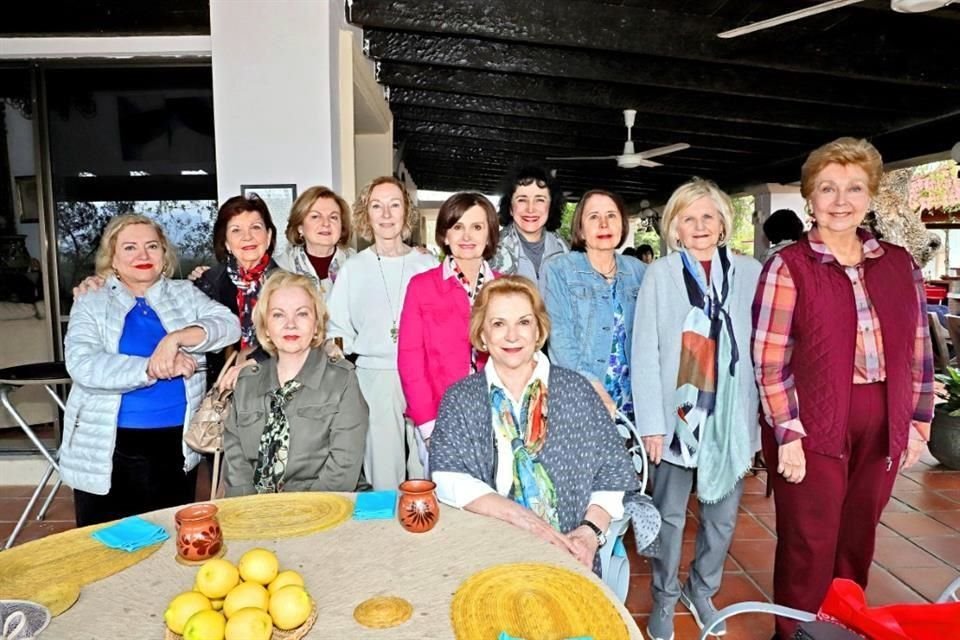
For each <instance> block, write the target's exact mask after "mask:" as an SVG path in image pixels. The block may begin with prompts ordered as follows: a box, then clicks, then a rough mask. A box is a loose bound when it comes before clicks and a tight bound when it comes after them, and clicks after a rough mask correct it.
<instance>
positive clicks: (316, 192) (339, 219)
mask: <svg viewBox="0 0 960 640" xmlns="http://www.w3.org/2000/svg"><path fill="white" fill-rule="evenodd" d="M351 231H352V230H351V228H350V207H349V205H347V203H346V201H345V200H344V199H343V198H341V197H340V196H338V195H337V194H336V193H334V192H333V191H332V190H330V189H328V188H326V187H310V188H309V189H307V190H306V191H304V192H303V193H301V194H300V196H299V197H298V198H297V201H296V202H294V203H293V207H291V209H290V219H289V220H288V221H287V231H286V236H287V243H288V246H287V250H286V251H285V252H284V253H283V254H282V255H278V256H277V264H278V265H280V267H281V268H282V269H286V270H287V271H290V272H291V273H302V274H303V275H305V276H310V277H311V278H313V279H314V282H315V283H316V285H317V287H319V289H320V297H321V298H323V299H324V300H326V298H327V294H328V293H330V289H331V288H332V287H333V283H334V282H336V280H337V273H338V272H339V271H340V267H342V266H343V264H344V263H345V262H346V261H347V259H348V258H350V257H351V256H354V255H356V253H357V252H356V251H354V250H353V249H351V248H350V247H349V246H348V245H349V243H350V235H351Z"/></svg>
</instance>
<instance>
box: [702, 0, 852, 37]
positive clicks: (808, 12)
mask: <svg viewBox="0 0 960 640" xmlns="http://www.w3.org/2000/svg"><path fill="white" fill-rule="evenodd" d="M859 2H863V0H828V2H821V3H820V4H815V5H813V6H812V7H806V8H805V9H799V10H797V11H791V12H790V13H785V14H783V15H781V16H776V17H775V18H768V19H767V20H760V21H759V22H754V23H752V24H748V25H744V26H742V27H737V28H736V29H730V30H729V31H724V32H722V33H718V34H717V37H718V38H736V37H737V36H742V35H746V34H748V33H753V32H754V31H761V30H763V29H769V28H770V27H775V26H777V25H781V24H784V23H785V22H793V21H794V20H800V19H801V18H808V17H810V16H815V15H817V14H818V13H823V12H825V11H833V10H834V9H839V8H840V7H846V6H848V5H851V4H857V3H859Z"/></svg>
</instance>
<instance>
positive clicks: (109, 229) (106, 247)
mask: <svg viewBox="0 0 960 640" xmlns="http://www.w3.org/2000/svg"><path fill="white" fill-rule="evenodd" d="M135 224H145V225H148V226H150V227H152V228H153V230H154V231H156V232H157V238H158V239H159V240H160V247H161V248H162V249H163V269H161V271H160V273H162V274H163V275H165V276H167V277H168V278H169V277H171V276H172V275H173V273H174V271H176V270H177V251H176V249H174V247H173V245H172V244H170V240H168V239H167V234H166V233H164V232H163V227H161V226H160V225H159V224H157V223H156V222H155V221H154V220H151V219H150V218H148V217H147V216H144V215H140V214H139V213H125V214H123V215H119V216H114V217H113V218H111V219H110V222H109V223H107V226H106V228H104V230H103V235H101V236H100V246H99V247H98V248H97V257H96V258H95V260H94V271H95V273H96V274H97V275H98V276H100V277H101V278H106V277H107V276H110V275H113V274H114V269H113V258H114V255H115V254H116V252H117V236H118V235H120V232H121V231H123V230H124V229H126V228H127V227H129V226H131V225H135Z"/></svg>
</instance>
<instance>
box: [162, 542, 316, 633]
mask: <svg viewBox="0 0 960 640" xmlns="http://www.w3.org/2000/svg"><path fill="white" fill-rule="evenodd" d="M312 609H313V599H312V598H311V597H310V594H309V593H307V590H306V588H305V587H304V584H303V578H302V577H301V576H300V574H298V573H297V572H296V571H280V562H279V561H278V560H277V556H276V555H275V554H274V553H273V552H272V551H268V550H267V549H251V550H250V551H247V552H246V553H245V554H243V555H242V556H241V557H240V562H239V563H237V564H236V565H234V564H233V563H231V562H229V561H228V560H223V559H220V558H216V559H213V560H208V561H207V562H205V563H204V564H203V565H202V566H201V567H200V569H199V570H198V571H197V579H196V584H195V585H194V587H193V591H186V592H184V593H181V594H180V595H178V596H177V597H175V598H174V599H173V600H171V601H170V606H168V607H167V610H166V612H165V613H164V614H163V619H164V620H165V621H166V623H167V627H168V628H169V629H170V631H173V632H174V633H177V634H180V635H182V636H183V637H184V639H185V640H270V636H271V635H272V634H273V628H274V626H276V627H277V628H278V629H281V630H284V631H287V630H290V629H295V628H296V627H299V626H300V625H302V624H303V623H304V622H305V621H306V620H307V618H308V617H309V616H310V612H311V610H312Z"/></svg>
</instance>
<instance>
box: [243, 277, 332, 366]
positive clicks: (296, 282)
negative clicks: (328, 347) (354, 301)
mask: <svg viewBox="0 0 960 640" xmlns="http://www.w3.org/2000/svg"><path fill="white" fill-rule="evenodd" d="M292 287H299V288H300V289H303V290H304V291H305V292H306V294H307V295H308V296H309V297H310V300H311V301H312V302H313V312H314V313H315V314H316V316H317V317H316V327H315V329H314V333H313V339H312V340H311V341H310V346H311V347H319V346H320V345H321V344H323V340H324V338H326V326H327V305H325V304H324V303H323V298H321V297H320V292H319V291H317V287H316V285H315V284H314V283H313V280H312V279H310V278H308V277H307V276H304V275H300V274H299V273H290V272H289V271H284V270H283V269H277V270H276V271H274V272H273V274H271V275H270V277H268V278H267V280H266V282H264V283H263V288H262V289H261V290H260V296H259V297H258V299H257V304H256V306H255V307H254V308H253V328H254V329H255V330H256V332H257V341H258V342H259V343H260V345H261V346H262V347H263V348H264V349H265V350H266V352H267V353H269V354H270V355H274V354H276V352H277V347H276V345H275V344H273V341H272V340H271V339H270V336H269V335H267V314H268V313H269V311H270V296H272V295H273V294H274V293H276V292H277V291H279V290H280V289H288V288H292Z"/></svg>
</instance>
